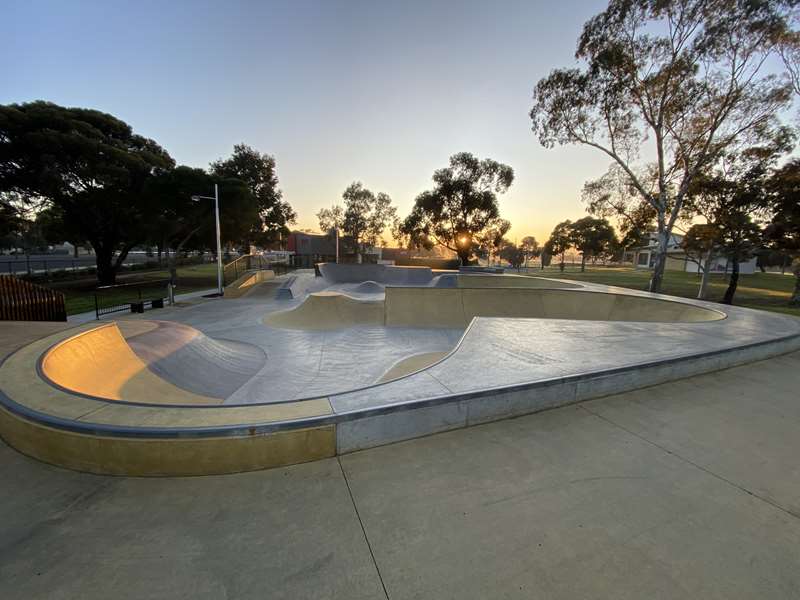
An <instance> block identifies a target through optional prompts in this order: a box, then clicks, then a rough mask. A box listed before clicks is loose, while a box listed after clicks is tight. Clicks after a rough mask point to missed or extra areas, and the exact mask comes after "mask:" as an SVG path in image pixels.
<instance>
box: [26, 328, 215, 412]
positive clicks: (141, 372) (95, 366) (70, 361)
mask: <svg viewBox="0 0 800 600" xmlns="http://www.w3.org/2000/svg"><path fill="white" fill-rule="evenodd" d="M41 373H42V374H43V375H44V376H45V378H46V379H48V380H50V382H52V383H53V384H55V385H56V386H58V387H61V388H64V389H66V390H69V391H71V392H76V393H79V394H84V395H87V396H92V397H95V398H102V399H105V400H124V401H127V402H146V403H150V404H220V403H221V401H220V400H219V399H218V398H214V397H211V396H207V395H205V394H195V393H192V392H189V391H187V390H184V389H182V388H180V387H178V386H176V385H173V384H172V383H170V382H169V381H167V380H165V379H162V378H161V377H159V376H158V375H156V374H155V373H153V372H152V371H151V370H150V369H148V366H147V364H146V363H145V361H144V360H142V359H141V358H140V357H139V356H137V354H136V353H135V352H134V351H133V350H132V349H131V347H130V346H129V345H128V343H127V342H126V341H125V338H124V337H123V336H122V333H121V332H120V330H119V328H118V327H117V324H116V323H109V324H107V325H101V326H100V327H95V328H94V329H89V330H88V331H84V332H82V333H79V334H77V335H74V336H72V337H69V338H67V339H65V340H63V341H62V342H59V343H58V344H56V345H55V346H53V347H52V348H50V349H49V350H48V351H47V352H46V353H45V354H44V355H43V357H42V360H41Z"/></svg>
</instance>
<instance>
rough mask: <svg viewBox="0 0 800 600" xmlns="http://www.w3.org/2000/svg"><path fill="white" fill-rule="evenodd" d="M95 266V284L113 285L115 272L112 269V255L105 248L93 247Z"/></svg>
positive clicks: (115, 279) (115, 276)
mask: <svg viewBox="0 0 800 600" xmlns="http://www.w3.org/2000/svg"><path fill="white" fill-rule="evenodd" d="M94 254H95V264H96V265H97V284H98V285H114V284H115V283H116V282H117V270H116V269H115V268H114V262H113V258H114V253H113V252H112V251H110V250H107V249H106V248H100V247H95V249H94Z"/></svg>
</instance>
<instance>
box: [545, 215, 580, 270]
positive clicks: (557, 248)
mask: <svg viewBox="0 0 800 600" xmlns="http://www.w3.org/2000/svg"><path fill="white" fill-rule="evenodd" d="M572 239H573V238H572V221H570V220H569V219H567V220H566V221H562V222H561V223H559V224H558V225H556V226H555V227H554V228H553V231H552V232H551V233H550V238H549V239H548V240H547V241H546V242H545V245H544V253H545V254H547V255H548V256H558V257H559V258H560V261H559V263H558V269H559V270H560V271H561V272H562V273H563V272H564V256H565V254H566V253H567V250H569V249H570V248H571V247H572Z"/></svg>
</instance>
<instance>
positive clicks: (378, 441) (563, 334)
mask: <svg viewBox="0 0 800 600" xmlns="http://www.w3.org/2000/svg"><path fill="white" fill-rule="evenodd" d="M471 277H477V276H467V277H466V278H465V280H464V281H462V279H460V278H459V279H458V283H459V285H458V286H457V287H455V288H437V287H435V286H433V285H431V286H426V287H419V288H417V287H408V286H406V287H388V288H387V289H386V293H385V298H383V299H380V300H370V301H368V302H365V301H363V300H353V299H349V298H347V297H346V296H342V295H341V294H340V293H322V294H318V293H312V294H311V295H308V296H307V297H306V298H303V299H294V300H289V301H282V300H279V299H277V298H274V297H267V298H264V297H262V296H260V295H253V294H252V292H251V293H247V294H245V295H243V296H242V297H241V298H239V299H235V300H220V299H215V300H208V301H205V302H198V303H196V304H194V305H192V306H189V307H184V308H174V309H170V310H165V311H163V312H161V313H160V314H159V316H160V318H161V319H163V320H168V321H172V322H174V323H175V324H174V328H175V330H176V331H178V332H183V333H185V334H186V335H185V336H183V337H181V340H184V341H185V343H184V342H183V341H180V340H178V341H177V342H176V343H175V344H174V346H175V347H174V348H172V349H171V350H169V351H168V352H166V353H162V354H163V356H161V355H159V357H158V358H157V360H155V361H151V363H150V364H149V365H148V364H145V366H144V367H142V366H141V365H140V364H139V363H137V368H136V369H133V370H130V369H129V370H130V373H127V374H126V372H119V371H115V370H114V369H112V368H111V367H101V368H100V369H99V371H98V370H97V369H95V371H96V373H95V376H94V379H96V380H98V381H101V382H102V383H103V384H108V385H110V386H111V387H112V388H113V390H116V392H115V394H114V393H104V394H100V395H98V394H94V393H92V392H91V390H87V389H85V388H84V389H77V388H74V387H70V386H69V385H60V386H55V387H54V386H53V385H52V383H56V384H58V382H57V381H55V380H54V379H53V378H52V377H50V378H46V379H43V378H42V376H41V375H42V373H41V372H39V371H37V361H39V360H40V358H41V357H42V356H43V355H46V353H47V352H48V350H49V349H51V348H52V347H53V346H55V347H57V348H61V347H63V348H69V347H70V341H69V340H71V339H85V336H87V335H89V336H92V335H97V331H94V332H93V330H92V326H91V325H85V326H83V329H82V330H80V331H79V332H80V333H81V335H79V336H77V338H76V337H75V335H74V334H75V331H68V332H59V333H55V334H53V335H51V336H49V337H45V338H43V339H41V340H37V341H36V342H34V343H32V344H29V345H27V346H25V347H23V348H21V349H20V350H19V351H18V352H15V353H14V354H13V355H11V356H9V357H8V358H7V359H6V360H5V362H4V363H3V364H2V367H0V381H2V383H0V388H2V392H3V394H2V396H0V402H2V405H3V408H2V411H3V412H2V413H0V416H2V417H3V420H2V423H3V427H4V429H3V435H4V436H5V437H6V439H7V440H9V441H11V443H13V444H15V445H16V446H17V447H19V448H20V449H24V451H25V452H27V453H29V454H31V455H33V456H37V457H39V458H41V459H42V460H46V461H50V462H55V463H57V464H62V465H67V466H71V467H73V468H82V469H86V470H90V471H92V472H99V473H104V472H113V473H117V474H119V473H126V472H129V473H137V474H143V475H146V474H153V475H157V474H158V475H164V474H176V475H177V474H196V473H198V472H201V473H202V472H209V473H212V472H213V473H219V472H226V470H231V471H241V470H247V469H253V468H260V467H267V466H279V465H282V464H290V463H293V462H302V461H304V460H314V459H317V458H319V457H322V456H333V455H335V454H345V453H348V452H353V451H357V450H362V449H365V448H371V447H375V446H380V445H383V444H388V443H392V442H396V441H400V440H405V439H410V438H414V437H420V436H424V435H428V434H431V433H438V432H442V431H447V430H451V429H457V428H462V427H469V426H473V425H476V424H480V423H485V422H488V421H494V420H500V419H505V418H509V417H515V416H519V415H523V414H528V413H533V412H537V411H541V410H544V409H549V408H554V407H558V406H564V405H568V404H572V403H575V402H579V401H582V400H587V399H591V398H597V397H602V396H605V395H608V394H613V393H618V392H623V391H628V390H633V389H639V388H643V387H647V386H651V385H655V384H659V383H663V382H667V381H672V380H677V379H681V378H685V377H689V376H692V375H696V374H699V373H706V372H712V371H717V370H720V369H724V368H728V367H731V366H736V365H740V364H745V363H748V362H753V361H756V360H760V359H764V358H767V357H771V356H777V355H780V354H783V353H787V352H791V351H793V350H795V349H798V348H800V320H798V319H795V318H792V317H788V316H783V315H777V314H769V313H764V312H759V311H753V310H748V309H742V308H738V307H725V310H724V312H722V310H721V309H722V307H721V306H720V305H716V304H711V303H707V302H699V301H691V300H683V299H680V300H679V299H675V298H670V297H666V296H657V295H652V294H647V293H644V292H635V291H632V290H622V289H618V288H609V287H606V286H596V285H593V286H590V285H582V286H580V287H576V284H574V283H571V284H569V286H570V287H568V288H566V287H563V286H562V285H561V284H562V283H563V282H557V281H556V282H554V283H553V284H552V286H551V287H546V286H547V285H550V284H548V283H547V282H548V281H549V280H534V279H529V278H521V277H519V278H513V277H512V278H507V277H504V276H480V278H481V284H480V285H477V286H476V287H474V288H472V287H465V285H464V283H468V281H466V280H468V279H469V278H471ZM278 279H279V278H278ZM296 279H297V280H298V282H299V284H302V286H303V287H304V289H306V290H311V289H314V285H315V284H317V283H318V282H317V281H315V280H313V278H311V279H309V278H308V277H306V276H304V275H302V274H298V275H297V276H296ZM511 280H513V281H514V284H508V287H504V286H505V285H506V282H507V281H511ZM524 280H528V281H530V282H531V287H530V288H529V289H525V288H524V285H523V284H524ZM270 284H271V282H270ZM260 285H262V286H263V285H267V283H261V284H260ZM253 287H257V286H253ZM492 287H494V289H490V288H492ZM451 296H452V297H451ZM493 299H494V301H492V300H493ZM317 300H319V301H321V302H322V304H320V303H318V302H317ZM330 300H333V301H334V304H333V306H334V307H335V308H336V310H335V311H329V312H332V314H333V318H329V317H330V315H328V317H326V318H328V321H326V326H325V327H324V328H316V327H313V328H306V329H305V330H298V329H293V328H287V327H286V323H280V322H279V321H280V319H279V318H278V317H279V316H286V315H289V314H293V313H295V312H297V311H301V312H302V311H303V310H306V311H307V312H308V313H309V314H308V315H306V319H305V320H306V321H308V322H312V321H313V318H316V317H318V316H320V314H323V313H324V311H325V310H328V309H330V307H331V303H330V302H329V301H330ZM343 300H344V302H342V301H343ZM398 303H399V304H398ZM364 305H366V306H369V307H374V308H375V309H376V310H375V311H372V312H375V315H372V312H369V311H368V312H369V314H370V315H372V317H370V318H371V319H372V321H370V322H369V323H361V322H357V317H358V316H359V314H364V313H363V311H362V312H359V310H358V308H359V307H363V306H364ZM323 309H324V310H323ZM381 315H382V316H381ZM373 317H374V318H373ZM581 317H584V318H581ZM265 321H266V323H267V325H265V324H264V322H265ZM351 321H353V322H351ZM373 321H374V322H373ZM128 323H131V324H128ZM132 323H138V325H137V326H135V327H134V326H133V325H132ZM467 323H468V325H467ZM442 325H444V327H442ZM465 325H466V329H464V326H465ZM126 328H128V329H130V331H129V333H128V334H127V338H126V339H124V340H122V339H121V338H120V337H119V336H117V337H116V338H115V340H114V343H115V344H117V345H116V346H115V347H116V348H118V349H119V350H120V353H124V352H126V350H125V348H124V346H129V347H130V348H129V350H130V356H132V357H133V358H135V359H138V360H140V362H141V363H145V361H143V360H142V359H141V357H142V356H145V355H146V349H141V348H140V349H139V351H138V352H136V351H134V350H133V349H132V348H133V347H135V346H136V344H137V342H136V340H137V339H141V338H142V337H143V336H151V337H152V336H156V337H157V336H158V335H161V334H163V332H164V331H167V330H168V329H169V327H166V328H163V327H159V326H155V327H154V326H152V325H148V324H147V323H146V322H145V321H142V320H136V319H133V320H131V321H129V322H128V321H126V323H123V325H122V329H123V330H124V329H126ZM131 328H132V329H131ZM137 328H138V329H137ZM101 331H102V330H101ZM131 332H132V333H131ZM183 333H182V334H181V335H183ZM123 337H125V336H123ZM179 337H180V336H179ZM153 339H155V338H153ZM65 340H67V341H66V342H65ZM192 340H208V342H203V348H205V349H207V348H214V350H213V352H212V354H213V356H217V357H223V358H224V357H233V358H231V359H230V360H231V361H232V364H231V368H230V369H227V370H228V371H230V374H229V375H219V376H214V375H213V373H224V372H225V371H226V370H225V369H224V368H223V367H224V365H223V364H220V365H219V370H218V371H215V370H213V369H212V368H210V367H209V368H208V369H205V368H202V369H200V370H201V371H208V372H209V373H210V374H211V379H215V378H219V377H222V378H225V379H226V380H227V379H230V381H225V382H222V383H224V384H225V385H222V384H220V385H217V386H214V385H212V384H211V383H209V384H208V385H206V386H203V385H201V384H200V385H198V386H197V387H196V388H195V389H191V385H190V382H188V381H187V380H186V379H185V377H184V378H183V379H181V376H180V373H177V374H173V375H170V370H171V369H172V371H175V369H177V370H178V371H181V372H182V371H183V370H185V369H183V367H182V366H181V365H183V366H185V367H187V368H188V366H191V365H194V364H199V365H201V366H202V363H203V360H206V358H207V357H202V356H200V355H202V354H203V352H204V350H203V352H195V353H192V352H188V350H189V349H191V348H192V347H193V346H192V344H193V341H192ZM120 344H121V345H120ZM226 344H232V345H226ZM90 346H91V345H89V346H86V349H85V351H82V352H83V354H84V355H86V356H88V354H89V353H90V351H91V349H90ZM162 346H164V347H166V346H169V344H162ZM109 347H110V346H109ZM248 347H249V348H254V349H260V350H261V351H262V352H263V354H264V355H265V356H266V360H265V361H264V363H263V366H260V367H259V365H258V363H257V361H254V362H253V364H252V365H249V366H248V364H246V363H247V360H245V359H242V360H239V359H236V358H235V357H236V356H239V357H242V356H245V357H247V356H250V355H249V354H247V353H246V352H245V349H246V348H248ZM187 352H188V353H187ZM243 353H244V354H243ZM78 354H80V353H78ZM184 354H186V356H189V358H188V359H187V360H180V356H183V355H184ZM76 355H77V354H76ZM419 356H427V357H433V358H431V359H430V360H427V359H426V360H422V361H421V362H420V363H419V364H418V365H417V367H418V368H417V369H416V370H415V369H413V368H412V369H409V368H407V366H408V365H409V364H412V365H413V364H414V357H419ZM145 357H146V356H145ZM201 358H202V360H201ZM226 360H227V359H226ZM112 362H113V361H112ZM123 362H124V361H123ZM222 362H224V361H222ZM86 364H89V365H90V364H91V361H90V360H86V361H84V365H86ZM97 364H99V363H97ZM125 364H128V363H127V362H125ZM153 365H156V367H155V368H151V367H152V366H153ZM170 365H172V367H170ZM176 365H177V366H176ZM159 368H160V369H161V370H159ZM104 369H105V370H107V371H108V372H109V373H111V372H113V373H114V374H115V375H114V376H115V377H116V378H117V379H119V381H117V380H115V379H114V377H108V378H106V379H107V381H104V380H102V375H101V374H100V372H101V371H103V370H104ZM62 370H63V371H64V373H65V375H64V376H65V377H67V378H68V377H72V376H74V374H72V373H69V372H68V369H62ZM90 370H91V369H90ZM212 371H213V372H212ZM393 371H394V374H395V375H398V377H397V378H394V377H395V375H391V377H390V376H389V375H390V374H392V373H393ZM205 376H206V375H205V374H204V373H201V374H198V375H197V377H196V379H197V382H202V381H203V380H204V379H203V377H205ZM87 377H88V379H90V380H91V379H92V376H87ZM87 377H84V379H87ZM153 378H155V379H153ZM47 379H49V381H48V380H47ZM386 379H391V380H390V381H386ZM156 380H157V381H158V382H159V383H158V385H156V384H155V383H153V382H154V381H156ZM148 382H150V384H152V385H148ZM226 386H227V387H226ZM204 388H207V389H204ZM212 388H213V389H212ZM148 389H149V390H152V391H153V392H154V397H153V398H152V399H151V398H149V397H148V395H147V394H148ZM69 390H72V392H70V391H69ZM113 390H112V391H113ZM176 390H177V391H176ZM133 391H135V392H136V394H133V393H132V392H133ZM178 392H180V393H178ZM192 394H194V395H195V396H198V397H200V400H202V399H203V398H206V399H211V400H212V401H213V402H204V401H198V400H197V398H194V397H193V396H191V395H192ZM186 398H190V400H186ZM220 402H222V403H223V405H221V406H220V405H219V403H220ZM164 404H169V405H170V406H164ZM202 404H209V405H208V406H202ZM211 404H217V406H212V405H211ZM155 440H158V444H155V443H153V442H154V441H155ZM226 440H227V441H226ZM171 442H175V443H176V447H180V448H182V450H181V451H178V452H170V451H169V450H168V447H169V443H171ZM226 443H229V444H230V446H231V448H232V449H233V448H236V450H235V451H233V450H232V451H231V452H228V453H227V454H226V457H227V458H226V460H220V458H219V456H218V453H219V452H220V448H222V447H223V446H224V444H226ZM304 444H308V451H307V453H304ZM98 445H99V446H107V447H108V449H109V451H107V452H99V451H98ZM110 450H113V451H110ZM106 457H111V458H106ZM140 459H141V460H140ZM126 461H128V462H129V463H130V470H129V471H126V470H125V468H126V467H125V465H126ZM237 461H238V462H237ZM203 469H207V471H203Z"/></svg>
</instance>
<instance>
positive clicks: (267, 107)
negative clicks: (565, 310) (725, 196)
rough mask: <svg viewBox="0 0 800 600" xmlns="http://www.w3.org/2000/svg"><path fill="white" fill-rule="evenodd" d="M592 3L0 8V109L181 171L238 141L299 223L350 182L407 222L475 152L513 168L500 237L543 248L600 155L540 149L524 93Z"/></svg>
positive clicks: (563, 50)
mask: <svg viewBox="0 0 800 600" xmlns="http://www.w3.org/2000/svg"><path fill="white" fill-rule="evenodd" d="M605 4H606V3H605V2H604V1H602V0H598V1H594V0H563V1H561V2H545V1H530V0H529V1H519V2H511V1H509V2H505V1H488V0H487V1H483V2H471V1H463V2H455V1H449V2H445V1H437V0H429V1H427V2H417V1H415V0H409V1H392V2H388V1H387V2H383V1H380V0H373V1H371V2H357V1H348V0H338V1H336V0H327V1H319V2H311V1H304V0H295V1H288V2H266V1H258V2H246V1H228V2H218V1H217V2H205V1H203V0H192V1H190V2H182V1H178V0H171V1H167V2H165V1H163V0H162V1H160V2H151V1H145V0H139V1H137V2H129V1H126V2H122V1H116V0H105V1H102V2H89V1H80V0H71V1H64V0H57V1H49V2H45V1H37V0H24V1H16V0H0V14H2V21H3V36H2V37H0V104H7V103H12V102H27V101H32V100H39V99H42V100H48V101H51V102H55V103H58V104H62V105H66V106H83V107H91V108H95V109H99V110H102V111H105V112H108V113H111V114H113V115H115V116H117V117H119V118H121V119H122V120H124V121H126V122H127V123H129V124H130V125H131V126H132V127H133V129H134V131H135V132H137V133H139V134H142V135H145V136H147V137H151V138H153V139H155V140H156V141H157V142H158V143H159V144H161V145H162V146H163V147H164V148H166V149H167V150H168V151H169V153H170V154H171V155H172V157H173V158H174V159H175V160H176V161H177V162H178V163H179V164H186V165H190V166H195V167H207V166H208V164H209V163H210V162H211V161H213V160H216V159H218V158H221V157H226V156H229V155H230V153H231V152H232V150H233V145H234V144H236V143H240V142H244V143H246V144H248V145H250V146H253V147H254V148H256V149H257V150H259V151H261V152H265V153H268V154H271V155H274V156H275V159H276V161H277V170H278V177H279V179H280V187H281V189H282V190H283V193H284V198H285V199H286V200H288V201H289V202H290V203H291V205H292V206H293V207H294V209H295V210H296V211H297V213H298V223H297V227H298V228H309V229H316V228H317V219H316V216H315V213H316V212H317V211H318V210H319V209H320V208H323V207H329V206H331V205H332V204H334V203H336V202H337V201H338V200H340V198H341V193H342V191H344V189H345V188H346V187H347V186H348V185H349V184H350V183H351V182H353V181H356V180H358V181H362V182H363V183H364V185H365V186H366V187H368V188H369V189H371V190H373V191H374V192H386V193H388V194H389V195H390V196H391V197H392V199H393V201H394V203H395V205H396V206H397V207H398V213H399V215H400V216H405V215H406V214H408V212H409V211H410V209H411V206H412V205H413V201H414V198H415V197H416V196H417V194H419V193H420V192H422V191H424V190H426V189H429V188H430V187H431V186H432V182H431V175H432V174H433V172H434V170H435V169H437V168H440V167H444V166H446V165H447V162H448V158H449V157H450V156H451V155H452V154H455V153H456V152H462V151H467V152H472V153H473V154H475V155H477V156H479V157H481V158H486V157H488V158H492V159H494V160H497V161H500V162H503V163H506V164H508V165H510V166H512V167H513V168H514V171H515V175H516V177H515V181H514V184H513V185H512V187H511V188H510V190H509V191H508V192H507V193H506V194H504V195H501V196H500V197H499V204H500V212H501V216H503V217H504V218H507V219H509V220H510V221H511V222H512V229H511V231H510V233H509V238H510V239H512V240H515V239H516V240H519V239H521V238H522V237H523V236H526V235H535V236H536V237H537V239H539V240H540V241H544V240H545V239H546V238H547V236H548V235H549V232H550V230H551V229H552V228H553V226H554V225H555V224H556V223H557V222H559V221H562V220H564V219H567V218H569V219H575V218H580V217H581V216H584V214H585V208H584V206H583V204H582V202H581V199H580V196H581V188H582V187H583V183H584V182H585V181H586V180H588V179H593V178H596V177H599V176H600V175H602V174H603V173H604V172H605V170H606V168H607V166H608V159H606V158H605V157H604V156H602V155H601V154H600V153H598V152H597V151H596V150H592V149H589V148H580V147H575V146H563V147H556V148H554V149H545V148H543V147H542V146H541V145H540V144H539V142H538V141H537V139H536V137H535V136H534V134H533V133H532V132H531V121H530V118H529V116H528V113H529V111H530V108H531V104H532V101H531V93H532V90H533V87H534V85H535V84H536V82H537V81H538V80H539V79H540V78H542V77H544V76H546V75H547V74H548V73H549V72H550V70H552V69H553V68H557V67H569V66H572V65H574V64H575V59H574V52H575V44H576V40H577V37H578V35H579V33H580V30H581V27H582V25H583V23H584V22H585V21H586V20H588V19H589V18H590V17H592V16H593V15H594V14H596V13H598V12H600V11H601V10H602V9H603V8H604V6H605ZM223 201H224V200H223Z"/></svg>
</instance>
